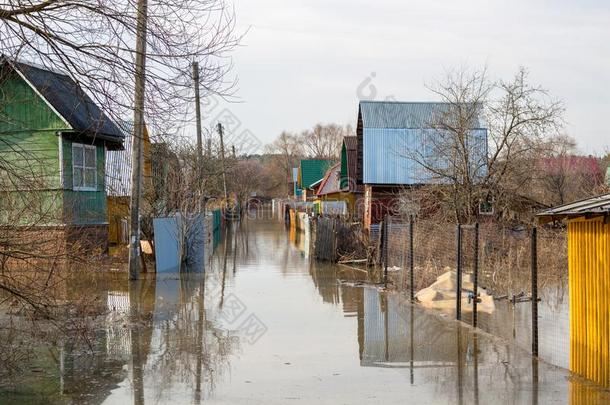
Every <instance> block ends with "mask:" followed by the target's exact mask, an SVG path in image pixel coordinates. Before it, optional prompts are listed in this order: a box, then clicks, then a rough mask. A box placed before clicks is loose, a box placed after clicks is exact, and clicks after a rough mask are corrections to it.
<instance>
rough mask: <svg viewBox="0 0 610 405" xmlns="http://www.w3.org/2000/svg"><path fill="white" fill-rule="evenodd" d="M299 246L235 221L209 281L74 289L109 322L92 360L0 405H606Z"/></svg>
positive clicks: (62, 367) (590, 390) (193, 278)
mask: <svg viewBox="0 0 610 405" xmlns="http://www.w3.org/2000/svg"><path fill="white" fill-rule="evenodd" d="M293 238H294V235H293ZM299 246H300V244H299V243H296V244H294V243H291V242H290V235H289V234H288V233H287V232H285V230H284V229H283V226H282V224H279V223H276V222H269V221H257V222H248V221H244V222H243V223H242V224H241V225H238V224H235V225H233V226H232V227H230V228H229V229H227V232H225V233H224V234H223V235H222V237H221V240H220V244H219V246H218V248H217V249H216V253H215V254H214V255H213V256H209V257H207V258H206V272H205V274H201V273H182V274H175V275H164V276H163V277H154V276H152V275H151V276H149V277H145V278H144V279H143V280H141V281H139V282H138V283H135V284H133V285H132V286H131V287H130V288H128V287H127V286H128V283H127V282H126V278H125V277H124V275H122V276H121V277H107V276H100V280H98V281H96V282H91V280H90V279H89V280H84V279H82V278H81V279H78V280H76V281H74V283H73V284H72V285H71V286H69V287H67V290H68V291H73V293H74V294H92V296H94V297H95V300H94V301H95V303H96V304H95V305H98V306H100V307H104V308H105V309H107V312H108V316H107V317H106V319H105V320H104V321H103V322H100V323H99V327H97V328H96V330H95V336H94V337H93V339H92V340H91V345H92V350H91V351H89V350H88V349H89V347H87V345H83V344H81V343H76V342H72V341H70V340H66V341H64V342H63V343H60V344H58V345H57V346H54V347H53V348H52V350H51V351H50V353H53V355H54V356H55V357H56V361H53V360H50V361H48V362H47V364H46V365H45V366H44V367H45V369H46V370H49V373H48V375H47V377H40V376H39V377H37V378H36V379H27V378H26V379H24V380H23V384H21V386H20V388H19V389H17V390H16V391H13V392H12V393H10V394H9V393H1V391H0V403H1V402H10V401H14V402H20V403H21V402H27V401H30V402H39V401H38V400H39V399H40V398H42V397H45V398H51V399H52V401H51V402H59V403H62V402H65V403H69V402H75V403H81V402H95V403H102V402H104V403H108V404H124V403H134V404H144V403H147V404H149V403H178V404H188V403H204V402H213V403H230V404H233V403H248V404H250V403H260V404H267V403H287V402H297V401H298V402H301V403H322V404H335V403H350V404H351V403H388V404H389V403H404V402H416V401H417V402H421V403H475V404H477V403H481V404H485V403H519V404H521V403H526V404H537V403H540V404H545V403H571V404H589V403H604V402H606V403H607V401H608V400H609V399H610V397H609V396H608V393H607V392H605V391H603V390H600V389H599V388H598V387H595V386H593V385H592V384H588V383H586V382H584V381H583V380H581V379H578V378H574V377H572V376H570V374H569V373H567V372H566V371H565V370H562V369H559V368H555V367H551V366H549V365H548V364H546V363H543V362H540V363H539V362H537V361H535V360H533V359H532V358H531V357H530V356H528V355H527V353H526V352H525V351H522V350H520V349H519V348H517V347H515V346H513V345H511V344H508V343H506V342H505V341H502V340H499V339H496V338H493V337H491V336H489V335H487V334H484V333H476V332H475V331H474V330H472V329H471V328H468V327H464V326H462V325H460V324H457V323H455V322H452V321H450V320H449V319H443V317H441V316H439V315H436V314H433V313H431V312H428V311H425V310H422V309H421V308H420V307H417V306H412V305H410V304H409V303H408V302H407V300H406V298H405V297H403V296H401V295H400V294H397V293H391V292H386V291H384V290H382V289H380V288H378V286H376V285H374V284H371V283H369V282H368V280H367V275H366V273H363V272H361V271H358V270H357V269H351V268H348V267H346V266H336V265H331V264H328V263H316V262H314V261H311V260H310V259H309V258H308V257H306V255H304V254H303V253H302V252H301V250H299ZM249 314H253V315H256V316H257V317H258V318H259V319H261V320H262V321H263V322H264V323H265V327H266V328H267V329H266V334H264V335H263V336H262V337H261V338H260V340H256V341H254V342H251V341H248V339H247V336H246V335H244V334H243V332H242V331H241V326H242V325H243V321H244V319H246V318H247V317H248V315H249ZM508 328H509V330H510V323H509V326H508ZM51 357H52V356H50V355H47V358H51ZM53 370H56V371H55V372H53ZM42 380H44V381H43V382H44V387H43V382H41V381H42ZM0 390H1V389H0ZM4 399H7V401H4Z"/></svg>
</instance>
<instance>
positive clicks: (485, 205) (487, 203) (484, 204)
mask: <svg viewBox="0 0 610 405" xmlns="http://www.w3.org/2000/svg"><path fill="white" fill-rule="evenodd" d="M494 211H495V210H494V200H493V198H492V197H491V196H488V197H487V198H486V199H485V200H483V201H481V202H480V203H479V214H480V215H494Z"/></svg>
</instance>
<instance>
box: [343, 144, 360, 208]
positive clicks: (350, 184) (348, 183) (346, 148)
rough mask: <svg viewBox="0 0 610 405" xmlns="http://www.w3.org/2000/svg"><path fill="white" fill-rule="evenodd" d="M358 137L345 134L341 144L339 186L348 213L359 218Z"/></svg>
mask: <svg viewBox="0 0 610 405" xmlns="http://www.w3.org/2000/svg"><path fill="white" fill-rule="evenodd" d="M357 165H358V137H356V136H346V137H344V138H343V143H342V145H341V173H340V185H339V186H340V187H341V192H342V193H343V194H344V196H345V198H346V201H348V207H347V210H348V213H349V214H350V215H351V216H353V217H358V218H361V217H362V215H359V213H361V212H363V196H364V186H363V185H362V184H358V172H357V167H358V166H357Z"/></svg>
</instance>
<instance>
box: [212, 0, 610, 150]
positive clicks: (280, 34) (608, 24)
mask: <svg viewBox="0 0 610 405" xmlns="http://www.w3.org/2000/svg"><path fill="white" fill-rule="evenodd" d="M235 11H236V14H237V19H238V27H239V29H240V30H245V29H247V28H249V32H248V34H247V35H246V36H245V38H244V40H243V45H242V46H241V47H240V48H239V49H238V50H237V51H236V52H235V53H234V55H233V62H234V65H235V70H234V73H235V74H236V75H237V76H238V77H239V91H238V93H237V95H238V96H239V98H240V100H241V102H240V103H239V104H230V105H228V108H229V109H230V111H231V112H232V113H234V114H235V116H236V117H238V119H239V120H240V122H241V127H240V128H239V129H238V130H237V131H242V130H244V129H248V130H250V131H251V132H252V133H253V134H254V135H255V136H256V137H257V138H258V139H260V140H261V141H262V142H263V143H268V142H270V141H272V140H273V139H274V138H275V137H276V136H277V135H278V134H279V133H280V132H281V131H282V130H289V131H301V130H303V129H306V128H310V127H312V126H313V125H314V124H315V123H317V122H323V123H329V122H337V123H341V124H347V123H351V124H352V125H355V121H356V115H357V105H358V99H359V97H370V96H371V95H374V96H375V98H376V99H380V100H382V99H385V98H386V97H390V96H393V97H394V98H395V99H397V100H401V101H430V100H434V95H433V94H431V93H430V91H429V90H427V89H426V87H425V84H426V83H432V82H433V81H434V80H435V79H439V78H442V77H443V75H444V72H445V71H446V70H448V69H451V68H455V67H460V66H467V67H470V68H475V69H478V68H481V67H483V66H485V65H487V67H488V70H489V72H490V74H491V76H492V77H493V78H506V79H510V78H511V76H512V75H513V74H514V73H515V72H516V71H517V69H518V68H519V66H525V67H527V68H528V69H529V70H530V81H531V82H532V83H535V84H540V85H542V86H543V87H545V88H547V89H548V90H549V91H550V92H551V93H552V95H553V96H555V97H557V98H559V99H561V100H563V101H564V102H565V106H566V108H567V112H566V121H567V123H568V124H567V127H566V132H567V133H568V134H569V135H571V136H573V137H574V138H576V140H577V141H578V144H579V147H580V149H581V150H582V151H583V152H585V153H597V154H600V153H602V152H603V151H604V150H605V149H608V148H609V147H610V131H608V121H609V118H610V91H609V90H610V45H609V44H610V2H608V1H607V0H570V1H568V0H529V1H528V0H510V1H507V0H366V1H364V0H236V1H235ZM373 76H374V77H373ZM371 91H374V92H375V93H374V94H372V93H371ZM223 107H224V106H223V105H222V104H221V105H220V106H218V107H216V108H215V109H213V110H212V108H211V107H210V106H208V110H211V111H207V112H206V116H207V120H208V122H207V124H208V125H209V124H210V122H209V121H210V117H215V116H216V115H217V113H218V112H219V111H221V109H222V108H223Z"/></svg>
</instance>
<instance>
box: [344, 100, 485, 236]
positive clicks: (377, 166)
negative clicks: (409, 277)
mask: <svg viewBox="0 0 610 405" xmlns="http://www.w3.org/2000/svg"><path fill="white" fill-rule="evenodd" d="M450 109H451V104H448V103H436V102H424V103H422V102H397V101H361V102H360V104H359V108H358V123H357V129H356V136H357V161H356V172H357V183H358V184H361V185H363V186H364V213H363V217H364V218H363V223H364V228H365V229H370V228H371V225H375V224H378V223H379V222H380V221H381V219H382V218H383V217H384V216H385V215H386V214H388V213H390V212H391V210H392V206H393V204H395V203H396V201H397V196H398V193H399V192H400V191H401V190H404V189H409V188H413V187H418V186H421V185H426V184H439V180H438V179H437V178H435V176H434V175H433V174H432V173H430V172H428V171H426V170H425V169H424V168H423V167H422V166H421V165H420V164H419V163H418V162H417V161H416V160H414V159H413V156H415V155H421V156H427V155H429V154H430V153H431V151H430V150H431V149H433V148H432V145H433V143H432V142H433V140H434V138H433V137H439V136H442V132H441V130H439V129H437V128H436V127H435V125H434V124H435V121H436V120H437V119H438V118H439V117H441V116H443V115H447V114H448V112H449V111H450ZM475 121H476V122H474V125H473V128H472V129H471V131H472V132H471V138H472V140H473V141H476V142H473V144H474V145H473V148H474V150H473V156H472V157H473V158H475V157H476V158H477V159H478V160H480V161H485V160H486V155H487V130H486V129H485V128H484V127H483V125H482V123H480V122H478V120H475ZM442 159H443V157H442V156H441V157H439V158H438V160H439V164H442Z"/></svg>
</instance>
